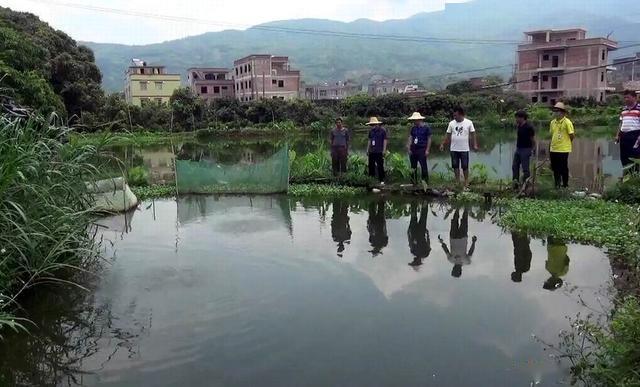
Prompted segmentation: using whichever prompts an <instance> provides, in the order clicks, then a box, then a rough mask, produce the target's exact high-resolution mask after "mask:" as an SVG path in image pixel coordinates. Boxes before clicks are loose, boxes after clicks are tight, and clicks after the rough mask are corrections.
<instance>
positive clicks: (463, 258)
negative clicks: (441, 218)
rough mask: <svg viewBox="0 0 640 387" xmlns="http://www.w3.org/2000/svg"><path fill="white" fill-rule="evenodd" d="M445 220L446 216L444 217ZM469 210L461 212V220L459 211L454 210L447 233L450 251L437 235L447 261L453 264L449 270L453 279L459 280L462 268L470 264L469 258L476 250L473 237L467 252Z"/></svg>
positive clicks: (474, 237)
mask: <svg viewBox="0 0 640 387" xmlns="http://www.w3.org/2000/svg"><path fill="white" fill-rule="evenodd" d="M445 218H446V216H445ZM468 232H469V210H468V209H467V208H465V209H464V210H463V211H462V218H460V210H459V209H457V208H456V210H455V212H454V214H453V218H451V230H450V232H449V243H450V244H451V250H449V248H448V247H447V245H446V244H445V243H444V239H442V237H441V236H440V235H438V241H440V246H442V250H443V251H444V253H445V255H446V256H447V260H448V261H449V262H451V263H452V264H453V269H451V276H452V277H454V278H460V277H461V276H462V266H466V265H470V264H471V257H472V256H473V252H474V251H475V249H476V242H477V241H478V238H477V237H476V236H475V235H474V236H473V237H472V238H471V248H469V251H467V244H468V242H469V233H468Z"/></svg>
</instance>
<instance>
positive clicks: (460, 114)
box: [440, 107, 479, 189]
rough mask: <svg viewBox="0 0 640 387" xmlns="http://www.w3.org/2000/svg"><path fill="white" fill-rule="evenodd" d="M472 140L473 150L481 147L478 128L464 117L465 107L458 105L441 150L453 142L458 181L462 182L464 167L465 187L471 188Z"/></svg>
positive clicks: (454, 164) (452, 165)
mask: <svg viewBox="0 0 640 387" xmlns="http://www.w3.org/2000/svg"><path fill="white" fill-rule="evenodd" d="M470 140H471V141H473V150H475V151H477V150H478V149H479V148H478V138H477V136H476V128H475V127H474V126H473V122H472V121H471V120H469V119H467V118H465V117H464V109H463V108H461V107H457V108H455V109H454V110H453V121H451V122H450V123H449V127H448V128H447V135H446V136H445V138H444V141H443V142H442V144H440V151H444V147H445V145H447V144H449V143H450V144H451V147H450V152H451V167H452V168H453V172H454V173H455V176H456V181H457V182H460V169H462V173H463V174H464V188H465V189H468V188H469V151H470V147H469V141H470Z"/></svg>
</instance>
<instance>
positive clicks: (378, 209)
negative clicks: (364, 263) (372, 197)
mask: <svg viewBox="0 0 640 387" xmlns="http://www.w3.org/2000/svg"><path fill="white" fill-rule="evenodd" d="M384 207H385V203H384V201H376V202H371V203H369V219H368V220H367V231H369V243H370V244H371V251H370V253H371V255H373V256H374V257H376V256H378V255H380V254H382V249H383V248H385V247H386V246H387V244H389V236H387V221H386V220H385V219H384Z"/></svg>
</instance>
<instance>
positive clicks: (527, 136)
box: [513, 110, 536, 187]
mask: <svg viewBox="0 0 640 387" xmlns="http://www.w3.org/2000/svg"><path fill="white" fill-rule="evenodd" d="M528 118H529V117H528V115H527V112H525V111H524V110H520V111H518V112H516V125H517V126H516V130H517V132H518V138H517V140H516V151H515V153H514V155H513V185H514V187H518V185H519V184H520V168H522V182H526V181H527V179H528V178H529V176H531V172H530V162H531V155H532V154H533V148H534V147H535V145H536V142H535V135H536V132H535V130H534V129H533V126H532V125H531V124H530V123H529V121H528Z"/></svg>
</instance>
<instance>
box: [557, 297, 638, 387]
mask: <svg viewBox="0 0 640 387" xmlns="http://www.w3.org/2000/svg"><path fill="white" fill-rule="evenodd" d="M599 317H603V316H599ZM561 340H562V341H561V344H560V346H559V348H558V350H559V352H560V354H561V356H562V357H564V358H567V359H569V360H570V361H571V364H572V367H571V371H572V374H573V376H574V379H575V380H574V382H577V381H580V382H582V384H584V385H587V386H639V385H640V371H639V370H640V303H639V302H638V299H637V298H635V297H627V298H625V299H624V300H622V302H621V303H620V304H619V305H618V306H617V308H616V309H615V311H614V313H613V315H612V317H611V318H610V319H602V318H600V319H594V316H591V317H589V318H578V319H576V320H575V321H573V324H572V327H571V329H570V330H569V331H567V332H563V333H562V334H561Z"/></svg>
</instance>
